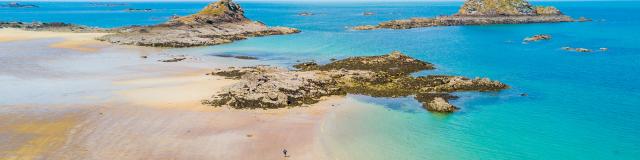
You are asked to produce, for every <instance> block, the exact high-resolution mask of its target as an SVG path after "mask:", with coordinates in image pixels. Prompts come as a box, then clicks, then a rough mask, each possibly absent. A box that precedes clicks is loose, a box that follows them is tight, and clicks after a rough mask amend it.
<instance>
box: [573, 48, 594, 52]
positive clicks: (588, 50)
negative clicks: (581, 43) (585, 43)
mask: <svg viewBox="0 0 640 160" xmlns="http://www.w3.org/2000/svg"><path fill="white" fill-rule="evenodd" d="M575 51H576V52H591V50H590V49H586V48H576V49H575Z"/></svg>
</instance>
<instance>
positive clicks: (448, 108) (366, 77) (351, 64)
mask: <svg viewBox="0 0 640 160" xmlns="http://www.w3.org/2000/svg"><path fill="white" fill-rule="evenodd" d="M294 67H295V68H297V69H298V70H287V69H284V68H279V67H272V66H256V67H243V68H226V69H219V70H216V71H213V72H212V73H210V74H209V75H216V76H223V77H228V78H232V79H237V80H239V82H238V83H236V84H234V85H232V86H230V87H228V88H226V89H224V90H222V91H220V92H218V93H216V94H215V95H214V96H213V97H212V98H211V99H206V100H203V103H204V104H208V105H212V106H230V107H232V108H237V109H274V108H283V107H295V106H301V105H304V104H313V103H317V102H318V101H320V100H321V98H323V97H327V96H332V95H345V94H362V95H369V96H373V97H406V96H415V99H416V100H418V101H420V102H421V103H422V104H423V107H425V108H426V109H427V110H429V111H434V112H453V111H456V110H458V109H457V107H456V106H453V105H451V104H449V103H448V100H450V99H455V98H457V97H456V96H453V95H451V93H452V92H457V91H500V90H503V89H506V88H508V86H507V85H506V84H504V83H501V82H498V81H492V80H489V79H487V78H476V79H470V78H466V77H460V76H447V75H429V76H420V77H413V76H411V73H415V72H417V71H421V70H429V69H434V67H433V65H431V64H430V63H427V62H423V61H420V60H417V59H414V58H411V57H409V56H406V55H404V54H402V53H400V52H393V53H390V54H388V55H382V56H364V57H352V58H347V59H343V60H337V61H334V62H331V63H328V64H325V65H318V64H315V63H302V64H298V65H296V66H294Z"/></svg>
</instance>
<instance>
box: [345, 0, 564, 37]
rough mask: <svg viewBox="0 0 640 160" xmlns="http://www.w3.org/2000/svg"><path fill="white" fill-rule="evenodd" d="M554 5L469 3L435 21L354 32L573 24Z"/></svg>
mask: <svg viewBox="0 0 640 160" xmlns="http://www.w3.org/2000/svg"><path fill="white" fill-rule="evenodd" d="M573 21H574V20H573V19H572V18H571V17H569V16H566V15H564V14H563V13H562V12H560V10H558V9H557V8H555V7H551V6H546V7H545V6H532V5H531V4H529V2H527V1H525V0H467V1H466V2H465V3H464V4H463V5H462V7H460V9H459V11H458V13H456V14H454V15H451V16H438V17H435V18H411V19H405V20H392V21H387V22H382V23H380V24H378V25H364V26H356V27H353V28H352V29H354V30H375V29H383V28H386V29H411V28H420V27H434V26H461V25H488V24H526V23H556V22H573Z"/></svg>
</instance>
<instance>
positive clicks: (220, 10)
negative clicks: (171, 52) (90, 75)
mask: <svg viewBox="0 0 640 160" xmlns="http://www.w3.org/2000/svg"><path fill="white" fill-rule="evenodd" d="M298 32H300V30H298V29H294V28H287V27H267V26H266V25H265V24H263V23H261V22H254V21H251V20H249V19H248V18H246V17H245V16H244V10H243V9H242V8H241V7H240V5H238V4H236V3H234V2H232V1H231V0H220V1H218V2H215V3H211V4H209V5H208V6H207V7H205V8H204V9H202V10H201V11H200V12H198V13H196V14H193V15H189V16H184V17H176V18H172V19H171V20H169V21H168V22H166V23H164V24H159V25H153V26H132V27H124V28H119V29H118V30H117V33H116V34H111V35H106V36H103V37H100V38H98V39H99V40H102V41H107V42H111V43H115V44H123V45H139V46H151V47H193V46H205V45H217V44H223V43H230V42H233V41H236V40H242V39H246V38H248V37H258V36H267V35H281V34H293V33H298Z"/></svg>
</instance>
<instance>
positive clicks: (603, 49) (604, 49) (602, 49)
mask: <svg viewBox="0 0 640 160" xmlns="http://www.w3.org/2000/svg"><path fill="white" fill-rule="evenodd" d="M608 50H609V48H600V51H603V52H604V51H608Z"/></svg>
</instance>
